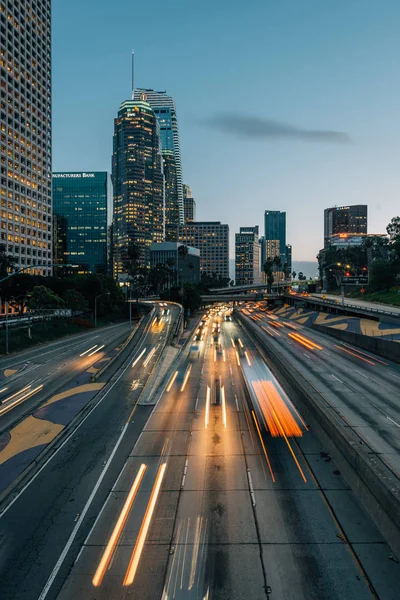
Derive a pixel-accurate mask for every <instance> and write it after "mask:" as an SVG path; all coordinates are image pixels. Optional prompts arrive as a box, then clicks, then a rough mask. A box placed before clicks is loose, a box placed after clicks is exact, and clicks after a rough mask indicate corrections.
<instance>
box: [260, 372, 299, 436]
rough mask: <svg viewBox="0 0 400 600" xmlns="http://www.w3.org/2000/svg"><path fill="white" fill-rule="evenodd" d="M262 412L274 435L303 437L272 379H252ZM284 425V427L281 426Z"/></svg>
mask: <svg viewBox="0 0 400 600" xmlns="http://www.w3.org/2000/svg"><path fill="white" fill-rule="evenodd" d="M251 385H252V386H253V389H254V392H255V394H256V396H257V400H258V402H259V406H260V409H261V412H262V414H263V416H264V418H265V420H266V422H267V426H268V430H269V432H270V434H271V435H272V437H280V436H281V435H282V431H283V433H284V434H285V435H288V436H296V437H301V436H302V435H303V432H302V430H301V429H300V427H299V425H298V424H297V422H296V420H295V418H294V417H293V415H292V413H291V412H290V410H289V407H288V406H287V404H286V403H285V401H284V399H283V398H282V396H281V395H280V393H279V391H278V390H277V388H276V387H275V385H274V383H273V382H272V381H261V380H258V381H252V382H251ZM280 425H281V426H282V429H281V427H280Z"/></svg>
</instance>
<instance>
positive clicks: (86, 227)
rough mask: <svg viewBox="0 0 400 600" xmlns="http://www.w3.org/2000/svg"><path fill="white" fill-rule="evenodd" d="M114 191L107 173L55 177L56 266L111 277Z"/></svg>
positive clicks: (54, 230)
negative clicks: (110, 247) (110, 244)
mask: <svg viewBox="0 0 400 600" xmlns="http://www.w3.org/2000/svg"><path fill="white" fill-rule="evenodd" d="M111 220H112V188H111V179H110V175H109V174H108V173H106V172H104V171H103V172H78V173H76V172H75V173H71V172H70V173H53V221H54V225H53V232H54V236H53V237H54V255H53V256H54V262H55V263H56V264H59V265H74V266H73V267H68V271H69V272H70V271H72V272H75V273H78V274H87V273H103V274H105V275H111V268H110V267H111V265H110V264H109V254H110V253H109V243H110V239H109V233H110V226H111Z"/></svg>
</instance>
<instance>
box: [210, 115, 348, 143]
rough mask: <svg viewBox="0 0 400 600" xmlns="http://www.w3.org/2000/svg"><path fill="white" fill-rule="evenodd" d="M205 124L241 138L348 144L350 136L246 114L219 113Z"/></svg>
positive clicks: (340, 132)
mask: <svg viewBox="0 0 400 600" xmlns="http://www.w3.org/2000/svg"><path fill="white" fill-rule="evenodd" d="M206 123H207V125H208V126H209V127H211V128H213V129H215V130H217V131H221V132H222V133H227V134H229V135H234V136H235V137H237V138H240V139H242V140H297V141H301V142H321V143H327V144H349V143H351V139H350V136H349V135H348V134H347V133H344V132H342V131H329V130H326V131H325V130H319V129H301V128H299V127H294V126H293V125H288V124H287V123H280V122H279V121H274V120H273V119H263V118H261V117H251V116H247V115H235V114H219V115H215V116H214V117H211V118H210V119H208V121H207V122H206Z"/></svg>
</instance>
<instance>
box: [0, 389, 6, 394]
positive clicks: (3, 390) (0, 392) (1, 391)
mask: <svg viewBox="0 0 400 600" xmlns="http://www.w3.org/2000/svg"><path fill="white" fill-rule="evenodd" d="M7 390H8V387H6V388H3V389H2V390H0V394H2V393H3V392H6V391H7Z"/></svg>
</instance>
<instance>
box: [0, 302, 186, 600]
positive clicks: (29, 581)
mask: <svg viewBox="0 0 400 600" xmlns="http://www.w3.org/2000/svg"><path fill="white" fill-rule="evenodd" d="M178 312H179V310H178V308H177V307H176V306H171V316H172V320H173V322H174V321H175V319H176V317H177V315H178ZM172 325H173V323H172V324H171V323H165V322H164V323H163V324H162V325H158V324H153V325H152V326H151V327H150V328H149V330H148V331H147V333H146V334H145V335H144V336H143V338H142V340H141V342H140V345H139V347H138V348H136V349H135V351H134V352H133V354H129V355H128V356H127V355H126V354H123V355H122V356H121V358H118V359H117V360H116V361H115V363H114V364H113V365H112V366H111V367H110V373H105V374H104V376H101V377H100V381H103V382H106V380H107V379H108V378H109V377H110V375H112V377H111V379H110V381H109V383H107V384H106V385H105V386H104V387H103V389H102V390H101V392H100V394H99V396H98V397H97V398H96V404H95V405H94V406H93V408H92V411H91V412H90V413H89V414H88V415H87V416H86V418H85V420H84V421H83V422H82V423H81V424H80V425H79V426H78V427H77V428H76V429H75V430H74V431H72V432H71V433H70V434H69V437H67V438H66V439H65V441H63V442H62V444H59V445H58V446H57V448H56V449H55V450H56V452H55V453H54V454H53V456H52V457H51V458H50V459H49V460H48V462H47V463H46V464H45V465H44V466H43V468H42V470H41V471H40V472H39V473H38V474H37V475H36V476H35V478H34V479H32V481H31V482H30V483H29V485H28V486H27V487H26V488H24V490H23V491H22V493H21V494H20V495H19V496H18V497H17V498H16V499H15V501H13V503H12V504H11V505H10V506H9V508H8V509H7V510H6V511H5V512H3V513H2V514H1V515H0V540H1V544H0V597H1V598H5V599H7V600H14V599H18V600H20V599H23V600H32V598H35V599H37V598H39V596H40V594H41V592H42V590H43V588H44V586H45V584H46V582H47V581H48V579H49V577H50V576H51V573H52V571H53V569H54V568H55V566H56V563H57V559H58V557H59V555H60V554H61V552H62V551H63V549H64V548H65V546H66V544H67V543H68V539H69V537H70V535H71V532H73V530H74V527H76V524H77V523H78V522H79V519H80V516H82V515H83V514H85V519H84V523H83V525H82V527H79V531H78V534H77V536H76V539H75V538H74V543H73V544H71V547H70V551H69V552H68V553H67V555H66V557H65V560H64V561H63V563H62V567H61V569H60V570H59V571H57V577H55V581H54V582H53V585H52V586H51V590H50V593H49V594H48V597H49V598H52V597H53V598H54V597H55V596H56V594H57V589H58V586H59V585H60V581H61V582H62V580H63V577H65V574H66V573H67V572H68V570H69V569H70V568H71V565H72V563H73V561H74V560H75V558H76V554H77V551H78V549H79V548H77V545H79V544H80V543H82V541H83V539H84V536H86V535H87V532H88V530H89V529H90V527H91V526H92V525H93V522H94V520H95V518H96V516H97V514H98V512H99V510H100V508H101V505H102V504H103V503H104V501H105V498H106V497H107V495H108V493H109V490H110V488H111V485H112V484H113V482H114V481H115V473H116V472H118V471H119V470H120V469H121V467H122V465H123V464H124V463H125V461H126V458H127V456H128V455H129V452H130V451H131V449H132V445H133V444H134V443H135V440H136V439H137V438H138V436H139V435H140V432H141V431H142V428H143V424H144V423H145V422H146V419H147V418H148V415H149V412H150V409H148V408H147V407H141V406H138V407H137V408H136V405H137V401H138V399H139V396H140V393H141V391H142V389H143V386H144V384H145V382H146V380H147V377H148V375H149V374H150V373H151V372H152V370H153V368H154V366H155V364H156V361H157V359H158V357H159V355H160V353H161V351H162V347H163V343H164V342H165V340H166V339H167V336H168V334H169V332H170V328H171V326H172ZM159 344H160V345H159ZM152 348H157V350H156V352H155V353H154V354H153V355H152V357H151V358H150V360H149V361H148V362H147V361H146V359H147V358H148V355H149V353H150V350H151V349H152ZM143 350H145V352H144V353H143ZM139 356H140V358H139V360H137V361H136V359H137V358H138V357H139ZM145 361H146V366H145V365H144V362H145ZM133 363H135V364H134V366H132V365H133ZM135 409H136V410H135ZM94 488H96V494H95V497H93V498H92V500H91V501H90V502H89V500H90V498H91V494H92V492H93V489H94ZM88 502H89V504H88ZM85 506H86V507H87V508H86V510H85ZM81 536H83V537H81Z"/></svg>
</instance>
